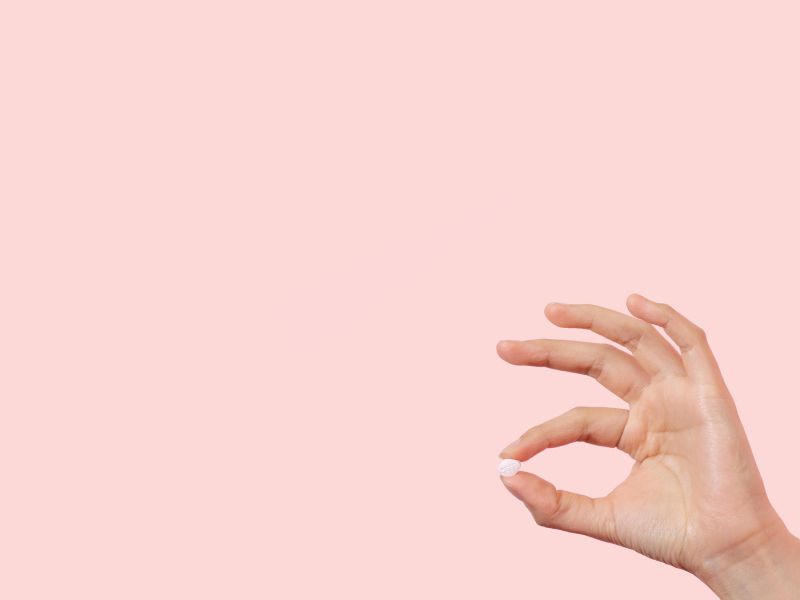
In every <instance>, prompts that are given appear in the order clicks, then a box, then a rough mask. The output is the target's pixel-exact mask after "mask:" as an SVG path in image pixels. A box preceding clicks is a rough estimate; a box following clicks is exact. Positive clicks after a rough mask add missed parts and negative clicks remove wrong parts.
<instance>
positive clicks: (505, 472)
mask: <svg viewBox="0 0 800 600" xmlns="http://www.w3.org/2000/svg"><path fill="white" fill-rule="evenodd" d="M521 466H522V463H521V462H519V461H518V460H514V459H513V458H504V459H503V460H501V461H500V465H499V466H498V467H497V472H498V473H500V475H502V476H503V477H511V476H513V475H516V474H517V473H518V472H519V469H520V467H521Z"/></svg>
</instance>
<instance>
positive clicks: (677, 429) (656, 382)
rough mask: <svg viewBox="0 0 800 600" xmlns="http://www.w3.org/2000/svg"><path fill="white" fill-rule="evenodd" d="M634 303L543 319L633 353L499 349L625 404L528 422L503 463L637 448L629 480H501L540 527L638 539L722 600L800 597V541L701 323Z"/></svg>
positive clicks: (556, 310)
mask: <svg viewBox="0 0 800 600" xmlns="http://www.w3.org/2000/svg"><path fill="white" fill-rule="evenodd" d="M627 307H628V310H629V311H630V313H631V314H632V315H633V316H630V315H626V314H623V313H619V312H616V311H613V310H610V309H607V308H603V307H600V306H595V305H592V304H558V303H551V304H548V305H547V306H546V307H545V315H546V316H547V318H548V319H549V320H550V321H552V322H553V323H554V324H556V325H558V326H559V327H568V328H575V327H580V328H584V329H591V330H592V331H594V332H595V333H598V334H599V335H601V336H603V337H605V338H608V339H610V340H612V341H614V342H616V343H618V344H620V345H621V346H623V347H624V348H627V350H628V352H625V351H624V350H622V349H620V348H618V347H616V346H614V345H612V344H609V343H591V342H579V341H566V340H552V339H534V340H527V341H511V340H504V341H501V342H499V343H498V345H497V352H498V354H499V355H500V356H501V357H502V358H503V359H504V360H506V361H508V362H510V363H512V364H515V365H530V366H544V367H549V368H552V369H559V370H563V371H571V372H574V373H582V374H585V375H590V376H591V377H593V378H595V379H596V380H597V381H598V382H599V383H600V384H601V385H603V386H604V387H606V388H607V389H609V390H610V391H611V392H613V393H614V394H616V395H617V396H619V397H620V398H621V399H622V400H624V401H625V402H627V403H628V404H629V408H628V409H620V408H586V407H579V408H573V409H572V410H570V411H568V412H566V413H564V414H562V415H561V416H558V417H556V418H554V419H552V420H550V421H547V422H545V423H542V424H540V425H537V426H535V427H533V428H531V429H529V430H528V431H526V432H525V433H524V434H523V435H522V436H521V437H520V438H519V439H518V440H517V441H515V442H514V443H512V444H511V445H509V446H508V447H506V448H505V449H504V450H503V451H502V452H501V453H500V457H501V458H513V459H517V460H520V461H524V460H527V459H529V458H531V457H532V456H534V455H536V454H538V453H539V452H541V451H542V450H545V449H547V448H553V447H556V446H563V445H565V444H569V443H572V442H578V441H583V442H588V443H590V444H597V445H600V446H609V447H616V448H619V449H620V450H622V451H623V452H626V453H627V454H629V455H630V456H631V457H632V458H633V459H634V460H635V464H634V465H633V468H632V470H631V473H630V475H628V477H627V479H625V481H623V482H622V483H621V484H619V485H618V486H617V487H616V488H614V489H613V490H612V491H611V492H610V493H609V494H608V495H607V496H605V497H603V498H589V497H587V496H583V495H580V494H575V493H571V492H567V491H561V490H557V489H556V488H555V487H554V486H553V485H552V484H551V483H549V482H547V481H545V480H543V479H542V478H540V477H538V476H536V475H534V474H532V473H526V472H519V473H518V474H516V475H514V476H511V477H504V476H501V480H502V481H503V483H504V484H505V486H506V487H507V488H508V490H509V491H510V492H511V493H512V494H513V495H514V496H516V497H517V498H519V499H520V500H521V501H522V502H523V503H524V504H525V505H526V507H527V508H528V509H529V510H530V511H531V513H532V515H533V517H534V519H535V520H536V522H537V523H539V524H540V525H543V526H545V527H552V528H556V529H562V530H565V531H571V532H575V533H581V534H584V535H588V536H591V537H595V538H598V539H600V540H604V541H607V542H612V543H615V544H619V545H621V546H625V547H628V548H632V549H633V550H636V551H637V552H640V553H641V554H644V555H646V556H649V557H650V558H653V559H656V560H659V561H662V562H665V563H668V564H670V565H673V566H675V567H678V568H681V569H685V570H687V571H689V572H691V573H694V574H696V575H697V576H698V577H700V578H701V579H702V580H703V581H705V582H706V583H707V584H708V585H709V586H710V587H711V588H712V589H713V590H714V591H716V592H717V593H718V594H720V595H721V596H722V597H726V598H740V597H741V598H749V597H755V596H752V595H747V594H755V593H758V594H760V595H759V596H758V597H759V598H783V597H787V598H788V597H792V598H800V575H799V574H800V540H798V539H797V538H795V537H794V536H792V535H791V534H790V533H789V531H788V530H787V529H786V526H785V525H784V523H783V521H782V520H781V519H780V517H779V516H778V514H777V513H776V511H775V510H774V509H773V507H772V505H771V504H770V502H769V500H768V498H767V495H766V492H765V490H764V484H763V482H762V480H761V476H760V474H759V472H758V468H757V466H756V463H755V459H754V458H753V454H752V452H751V450H750V446H749V444H748V441H747V437H746V436H745V432H744V429H743V427H742V424H741V421H740V420H739V416H738V414H737V411H736V407H735V405H734V402H733V398H732V397H731V394H730V392H729V391H728V388H727V386H726V385H725V382H724V380H723V378H722V374H721V373H720V370H719V367H718V365H717V361H716V359H715V357H714V355H713V353H712V351H711V348H710V347H709V344H708V339H707V336H706V334H705V332H704V331H703V330H702V329H701V328H700V327H698V326H697V325H695V324H694V323H692V322H691V321H689V320H688V319H687V318H685V317H684V316H683V315H681V314H680V313H678V312H677V311H676V310H675V309H673V308H672V307H670V306H669V305H667V304H661V303H657V302H653V301H651V300H648V299H646V298H644V297H643V296H641V295H639V294H631V295H630V296H629V297H628V299H627ZM654 325H657V326H659V327H661V328H663V330H664V332H665V333H666V334H667V335H668V336H669V337H670V338H671V339H672V340H673V341H674V342H675V344H676V345H677V346H678V348H679V349H680V352H678V351H676V350H675V348H674V347H673V346H672V345H671V344H670V343H669V342H668V341H667V339H666V338H664V337H663V336H662V335H661V333H659V331H658V330H657V329H656V328H655V327H654ZM787 561H788V562H787ZM784 570H785V571H786V574H785V576H782V577H778V581H774V579H776V575H775V574H776V573H782V572H783V571H784ZM765 571H766V572H765ZM790 574H791V575H790ZM792 579H793V581H791V580H792ZM757 586H760V587H757ZM769 594H771V595H769ZM782 594H783V595H782Z"/></svg>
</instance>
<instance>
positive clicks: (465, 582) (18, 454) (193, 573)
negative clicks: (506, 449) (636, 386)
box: [0, 0, 800, 600]
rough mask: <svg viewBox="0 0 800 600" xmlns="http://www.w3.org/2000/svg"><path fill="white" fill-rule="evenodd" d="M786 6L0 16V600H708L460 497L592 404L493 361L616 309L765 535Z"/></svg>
mask: <svg viewBox="0 0 800 600" xmlns="http://www.w3.org/2000/svg"><path fill="white" fill-rule="evenodd" d="M798 18H800V9H798V5H797V3H796V2H790V1H787V2H770V1H767V2H749V3H742V2H694V1H693V2H669V3H655V2H596V1H592V2H548V3H544V2H464V1H461V2H444V1H433V0H426V1H424V2H416V1H413V2H411V1H404V2H382V1H371V2H367V1H363V2H302V1H294V0H293V1H285V2H278V1H275V2H235V1H226V2H221V1H218V2H175V1H168V2H167V1H163V0H162V1H159V2H142V1H137V2H100V1H95V2H85V1H79V2H38V1H35V0H26V1H19V2H15V1H10V2H3V3H2V6H0V77H1V78H2V79H0V81H1V83H0V85H2V94H1V95H0V105H2V110H1V111H0V277H1V279H0V285H1V286H2V287H1V289H0V408H1V410H2V412H1V414H0V478H1V479H0V482H1V485H2V488H1V490H0V571H1V573H0V597H3V598H9V599H14V600H18V599H25V598H47V599H53V598H80V599H82V600H88V599H95V598H97V599H104V600H106V599H109V598H113V599H118V598H126V599H127V598H132V599H133V598H135V599H141V598H169V599H172V598H192V599H196V598H226V599H227V598H236V599H250V598H254V599H255V598H264V599H266V598H280V599H284V598H287V599H288V598H348V599H374V598H386V599H395V598H397V599H401V598H402V599H407V598H459V599H468V598H469V599H472V598H474V599H486V598H504V597H513V598H550V597H563V598H579V597H585V596H587V595H595V596H596V597H600V598H608V597H612V596H613V597H615V598H643V597H646V598H649V599H660V598H663V599H667V598H669V599H674V598H676V597H691V598H710V597H711V593H710V591H708V590H707V589H706V588H705V586H704V585H703V584H702V583H700V582H699V581H696V580H694V579H693V578H692V577H691V576H690V575H688V574H686V573H684V572H681V571H678V570H676V569H673V568H671V567H668V566H665V565H662V564H659V563H655V562H652V561H650V560H648V559H646V558H644V557H642V556H640V555H638V554H635V553H634V552H632V551H629V550H626V549H623V548H618V547H615V546H611V545H607V544H603V543H601V542H598V541H596V540H593V539H590V538H586V537H581V536H576V535H570V534H566V533H562V532H559V531H554V530H547V529H544V528H540V527H538V526H536V525H535V523H534V522H533V519H532V518H531V517H530V515H529V514H528V512H527V511H526V510H525V509H524V507H523V506H522V505H521V504H520V503H519V502H518V501H517V500H516V499H514V498H513V497H512V496H511V495H510V494H508V492H507V491H506V490H505V489H504V488H503V486H502V484H501V483H500V481H498V478H497V475H496V472H495V468H496V465H497V462H498V459H497V453H498V452H499V451H500V449H501V448H502V447H503V446H505V445H506V444H507V443H508V442H510V441H512V440H513V439H514V438H515V437H516V436H518V435H519V434H520V433H522V432H523V431H524V430H525V429H527V428H528V427H530V426H532V425H534V424H536V423H538V422H540V421H543V420H545V419H548V418H550V417H552V416H555V415H556V414H559V413H561V412H563V411H565V410H567V409H569V408H570V407H572V406H575V405H609V406H621V405H622V404H621V402H620V401H619V400H617V399H616V398H613V397H611V395H610V394H609V393H608V392H606V391H605V390H604V389H603V388H601V387H600V386H599V385H597V384H596V383H595V382H594V381H592V380H591V379H589V378H586V377H581V376H578V375H573V374H569V373H563V372H555V371H546V370H537V369H532V368H524V367H513V366H511V365H508V364H506V363H503V362H502V361H501V360H500V359H499V358H498V357H497V356H496V354H495V343H496V342H497V341H498V340H499V339H502V338H506V337H510V338H534V337H563V338H567V339H589V340H591V339H598V338H596V336H594V334H590V333H587V332H584V331H577V330H560V329H558V328H557V327H555V326H553V325H551V324H550V323H549V322H547V321H546V319H545V318H544V316H543V314H542V309H543V308H544V305H545V304H546V303H547V302H549V301H563V302H591V303H596V304H602V305H606V306H609V307H611V308H615V309H618V310H623V311H624V310H625V305H624V302H625V297H626V296H627V295H628V294H629V293H631V292H639V293H642V294H644V295H646V296H648V297H652V298H653V299H655V300H657V301H663V302H669V303H671V304H673V305H674V306H675V307H677V308H678V309H679V310H681V311H682V312H684V313H685V314H686V315H687V316H689V317H690V318H692V319H694V320H695V321H696V322H698V324H700V325H701V326H702V327H703V328H704V329H706V331H707V332H708V335H709V339H710V341H711V342H712V344H713V348H714V350H715V353H716V355H717V357H718V360H719V361H720V363H721V365H722V367H723V369H724V373H725V374H726V377H727V380H728V383H729V387H730V389H731V391H732V392H733V393H734V394H735V397H736V398H737V401H738V406H739V411H740V414H741V416H742V419H743V421H744V423H745V427H746V429H747V431H748V433H749V436H750V440H751V443H752V446H753V450H754V452H755V454H756V457H757V459H758V461H759V464H760V466H761V470H762V474H763V476H764V479H765V482H766V485H767V489H768V492H769V494H770V497H771V498H772V500H773V502H774V504H775V505H776V507H777V508H778V510H779V512H780V513H781V514H782V515H783V517H784V519H785V521H786V522H787V524H788V525H789V526H790V527H791V528H792V529H793V530H794V531H795V533H800V510H798V508H797V507H798V506H800V489H798V487H797V486H796V485H795V481H794V479H795V478H796V474H797V457H798V454H800V442H799V441H798V436H797V422H798V417H800V408H798V404H799V402H798V401H799V400H800V399H799V398H798V394H797V391H796V387H795V382H796V378H795V375H796V373H797V368H798V367H797V345H796V340H797V339H798V336H800V321H798V319H797V318H796V307H797V306H798V304H800V289H798V286H797V257H798V250H799V247H798V246H800V242H798V234H797V227H798V215H797V208H796V203H797V200H798V194H799V193H800V178H799V177H798V161H799V160H800V111H798V106H800V88H799V87H798V77H797V73H798V56H800V37H798V35H797V23H798ZM629 466H630V462H629V460H628V458H627V457H626V456H624V455H623V454H621V453H619V452H616V451H613V450H608V449H604V448H595V447H589V446H585V445H574V446H571V447H567V448H563V449H558V450H551V451H548V452H547V453H545V454H544V455H541V456H538V457H536V458H534V459H532V460H531V461H529V463H527V464H526V468H527V469H529V470H532V471H534V472H536V473H539V474H541V475H542V476H544V477H547V478H549V479H551V480H552V481H554V482H555V483H556V485H557V486H559V487H562V488H566V489H571V490H574V491H580V492H584V493H589V494H595V495H602V494H605V493H606V492H607V491H609V490H610V489H611V488H612V487H613V486H615V485H616V484H617V483H618V481H619V480H620V478H621V477H623V476H624V475H625V474H626V473H627V472H628V469H629Z"/></svg>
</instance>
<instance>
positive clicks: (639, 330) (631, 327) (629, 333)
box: [545, 302, 685, 375]
mask: <svg viewBox="0 0 800 600" xmlns="http://www.w3.org/2000/svg"><path fill="white" fill-rule="evenodd" d="M545 316H546V317H547V318H548V319H549V320H550V321H552V322H553V323H554V324H555V325H558V326H559V327H570V328H575V327H578V328H582V329H591V330H592V331H594V332H595V333H598V334H600V335H602V336H603V337H605V338H608V339H610V340H613V341H615V342H617V343H618V344H621V345H622V346H624V347H625V348H627V349H628V350H629V351H630V352H631V354H633V356H634V357H635V358H636V360H638V361H639V364H641V366H642V368H643V369H644V370H645V371H646V372H647V373H649V374H650V375H668V374H684V373H685V371H684V368H683V363H682V362H681V357H680V355H678V353H677V352H676V351H675V349H674V348H673V347H672V346H671V345H670V343H669V342H668V341H667V340H666V339H664V337H663V336H662V335H661V334H660V333H659V332H658V330H656V328H655V327H653V325H652V324H650V323H646V322H644V321H642V320H640V319H637V318H634V317H631V316H630V315H625V314H622V313H620V312H617V311H615V310H611V309H609V308H604V307H602V306H597V305H594V304H561V303H557V302H551V303H550V304H548V305H547V306H546V307H545Z"/></svg>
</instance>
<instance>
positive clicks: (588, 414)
mask: <svg viewBox="0 0 800 600" xmlns="http://www.w3.org/2000/svg"><path fill="white" fill-rule="evenodd" d="M627 422H628V411H627V410H624V409H621V408H599V407H585V406H579V407H575V408H573V409H571V410H568V411H567V412H565V413H564V414H562V415H559V416H557V417H555V418H553V419H550V420H549V421H545V422H544V423H541V424H539V425H536V426H535V427H532V428H530V429H528V431H526V432H525V433H523V434H522V435H521V436H520V437H519V439H517V440H515V441H514V442H512V443H511V444H509V445H508V446H506V447H505V448H504V449H503V451H502V452H500V458H513V459H516V460H519V461H525V460H528V459H529V458H531V457H532V456H535V455H536V454H539V452H541V451H542V450H545V449H547V448H556V447H558V446H564V445H566V444H571V443H573V442H587V443H589V444H594V445H596V446H606V447H609V448H615V447H617V444H618V442H619V440H620V438H621V437H622V432H623V431H624V429H625V424H626V423H627Z"/></svg>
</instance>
